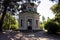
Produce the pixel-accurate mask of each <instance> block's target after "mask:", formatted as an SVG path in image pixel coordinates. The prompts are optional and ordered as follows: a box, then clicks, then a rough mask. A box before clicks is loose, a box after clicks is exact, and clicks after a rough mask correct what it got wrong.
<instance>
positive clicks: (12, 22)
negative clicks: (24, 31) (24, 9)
mask: <svg viewBox="0 0 60 40" xmlns="http://www.w3.org/2000/svg"><path fill="white" fill-rule="evenodd" d="M2 29H3V30H14V29H18V21H17V20H16V19H15V18H14V17H13V16H12V15H10V14H9V13H7V14H6V15H5V17H4V21H3V26H2Z"/></svg>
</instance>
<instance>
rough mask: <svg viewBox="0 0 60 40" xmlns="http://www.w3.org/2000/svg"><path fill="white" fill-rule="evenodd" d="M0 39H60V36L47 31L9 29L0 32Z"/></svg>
mask: <svg viewBox="0 0 60 40" xmlns="http://www.w3.org/2000/svg"><path fill="white" fill-rule="evenodd" d="M0 40H60V38H59V37H58V36H56V35H53V34H47V33H45V32H42V31H39V32H19V31H17V32H16V31H11V32H10V31H7V32H3V33H0Z"/></svg>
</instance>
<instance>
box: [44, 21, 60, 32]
mask: <svg viewBox="0 0 60 40" xmlns="http://www.w3.org/2000/svg"><path fill="white" fill-rule="evenodd" d="M44 28H45V29H46V30H48V33H56V32H58V30H59V26H58V25H57V24H56V22H54V21H49V22H47V23H46V24H45V26H44Z"/></svg>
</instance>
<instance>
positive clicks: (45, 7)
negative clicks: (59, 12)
mask: <svg viewBox="0 0 60 40" xmlns="http://www.w3.org/2000/svg"><path fill="white" fill-rule="evenodd" d="M40 1H41V3H40V5H39V6H38V8H37V12H38V13H39V14H40V21H42V16H44V17H45V20H47V17H49V18H51V19H52V18H54V14H53V12H52V11H51V10H50V7H51V6H52V5H54V4H56V2H51V1H49V0H40Z"/></svg>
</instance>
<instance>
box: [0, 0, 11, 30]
mask: <svg viewBox="0 0 60 40" xmlns="http://www.w3.org/2000/svg"><path fill="white" fill-rule="evenodd" d="M10 2H11V1H10V0H4V2H3V6H4V11H3V14H2V17H1V20H0V31H2V25H3V20H4V17H5V15H6V10H7V7H8V5H9V3H10Z"/></svg>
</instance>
